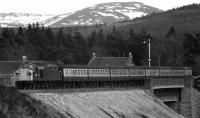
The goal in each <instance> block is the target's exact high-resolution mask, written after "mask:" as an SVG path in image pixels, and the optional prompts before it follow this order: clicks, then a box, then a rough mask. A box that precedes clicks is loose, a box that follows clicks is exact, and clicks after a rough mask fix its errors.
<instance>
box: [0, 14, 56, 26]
mask: <svg viewBox="0 0 200 118" xmlns="http://www.w3.org/2000/svg"><path fill="white" fill-rule="evenodd" d="M50 17H52V15H41V14H33V13H0V27H19V26H26V25H27V24H31V23H36V22H40V21H43V20H45V19H47V18H50Z"/></svg>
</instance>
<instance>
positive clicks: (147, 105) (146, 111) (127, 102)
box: [0, 86, 183, 118]
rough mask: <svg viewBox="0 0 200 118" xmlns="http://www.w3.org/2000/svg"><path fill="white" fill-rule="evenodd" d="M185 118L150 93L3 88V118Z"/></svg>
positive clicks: (0, 99) (0, 98) (0, 97)
mask: <svg viewBox="0 0 200 118" xmlns="http://www.w3.org/2000/svg"><path fill="white" fill-rule="evenodd" d="M102 117H103V118H183V116H181V115H179V114H177V113H176V112H174V111H173V110H171V109H170V108H168V107H167V106H166V105H164V104H163V103H162V102H161V101H160V100H159V99H157V98H156V97H154V95H152V94H151V93H150V92H149V91H146V90H142V89H122V90H120V89H115V90H113V89H112V90H108V89H104V90H98V91H97V90H91V91H90V90H89V89H86V90H80V91H79V90H50V91H49V90H48V91H45V90H41V91H35V90H34V91H23V92H22V91H20V92H18V91H17V90H16V89H14V88H9V87H2V86H0V118H102Z"/></svg>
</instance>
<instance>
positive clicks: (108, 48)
mask: <svg viewBox="0 0 200 118" xmlns="http://www.w3.org/2000/svg"><path fill="white" fill-rule="evenodd" d="M149 38H150V39H151V59H152V66H190V67H192V68H193V69H194V73H199V72H198V70H199V64H200V32H199V33H198V32H197V33H195V34H190V33H181V34H180V33H177V31H176V28H175V27H174V26H171V27H170V28H169V30H168V31H167V32H166V34H165V35H164V36H160V37H156V36H152V35H151V33H150V32H149V33H147V31H146V30H145V28H143V29H142V30H141V31H139V32H137V33H136V32H135V31H134V30H133V29H132V28H130V29H129V30H128V31H121V30H120V29H118V28H116V27H115V26H113V27H112V28H111V29H102V28H98V29H94V30H93V31H91V32H90V34H89V35H88V36H83V34H82V33H81V32H79V31H78V30H74V31H70V32H66V31H63V28H59V30H58V31H56V32H55V31H52V29H51V28H49V27H43V26H39V25H38V24H32V25H28V27H19V28H18V29H17V30H14V29H12V28H3V29H2V32H1V35H0V59H1V60H19V59H20V58H21V57H22V56H23V55H26V56H28V58H29V59H31V60H46V61H59V60H61V61H63V62H64V63H65V64H87V63H88V62H89V59H90V58H91V56H92V52H95V53H96V55H97V56H116V57H125V56H127V55H128V53H129V52H132V54H133V62H134V63H135V65H138V66H147V65H148V43H147V41H148V39H149Z"/></svg>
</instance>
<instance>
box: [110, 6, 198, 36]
mask: <svg viewBox="0 0 200 118" xmlns="http://www.w3.org/2000/svg"><path fill="white" fill-rule="evenodd" d="M113 25H116V26H118V27H119V29H121V30H124V31H128V29H129V28H132V29H134V31H136V32H139V31H141V29H142V28H145V29H146V31H147V32H150V33H151V34H152V35H154V36H159V37H160V36H164V35H165V34H166V33H167V31H168V30H169V29H170V27H172V26H173V27H174V28H175V30H176V31H177V33H180V34H183V33H186V32H188V33H196V32H198V31H200V5H198V4H193V5H188V6H184V7H180V8H177V9H172V10H169V11H166V12H162V13H155V14H151V15H147V16H145V17H142V18H136V19H133V20H130V21H124V22H120V23H114V24H113Z"/></svg>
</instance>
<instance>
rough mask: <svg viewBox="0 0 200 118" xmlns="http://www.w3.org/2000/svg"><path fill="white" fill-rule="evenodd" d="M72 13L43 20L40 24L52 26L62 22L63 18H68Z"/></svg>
mask: <svg viewBox="0 0 200 118" xmlns="http://www.w3.org/2000/svg"><path fill="white" fill-rule="evenodd" d="M71 14H72V13H67V14H60V15H56V16H53V17H50V18H48V19H46V20H43V21H41V22H39V23H40V24H41V25H44V26H51V25H52V24H54V23H56V22H58V21H60V20H62V19H63V18H66V17H67V16H69V15H71Z"/></svg>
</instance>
